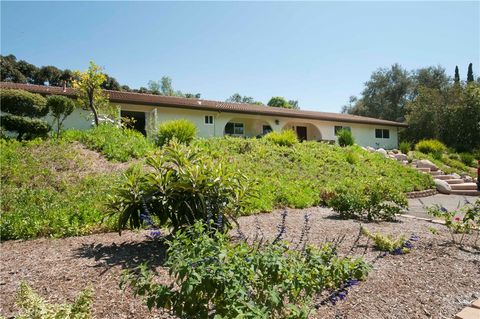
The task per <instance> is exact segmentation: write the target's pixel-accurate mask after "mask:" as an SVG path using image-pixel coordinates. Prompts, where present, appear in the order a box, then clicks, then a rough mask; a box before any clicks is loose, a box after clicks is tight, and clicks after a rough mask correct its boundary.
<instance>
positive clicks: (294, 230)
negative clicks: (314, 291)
mask: <svg viewBox="0 0 480 319" xmlns="http://www.w3.org/2000/svg"><path fill="white" fill-rule="evenodd" d="M306 213H307V214H309V219H310V226H311V229H310V231H309V234H308V241H309V243H310V244H314V245H319V244H321V243H322V242H325V241H332V240H335V241H338V242H339V244H338V251H339V253H340V254H346V253H348V252H350V251H351V250H352V246H353V243H354V242H355V240H356V238H357V234H358V231H359V223H358V222H356V221H351V220H338V219H335V218H334V215H333V214H332V213H331V211H330V210H328V209H323V208H310V209H304V210H288V216H287V218H286V229H287V231H286V237H285V239H287V240H290V241H291V242H292V243H293V244H292V245H293V246H295V245H296V242H297V241H298V239H299V238H300V236H301V233H302V229H303V224H304V216H305V214H306ZM280 215H281V211H277V212H275V213H271V214H262V215H256V216H248V217H242V218H240V220H239V222H240V224H241V229H242V231H243V232H244V233H245V234H246V235H247V236H248V237H250V238H253V237H254V236H255V235H257V236H262V235H263V236H264V237H265V238H274V237H275V235H276V234H277V226H278V224H279V223H280V220H281V216H280ZM364 226H365V227H366V228H368V229H369V230H371V231H381V232H382V233H389V234H394V235H401V234H405V235H407V236H410V235H411V234H416V235H418V236H419V237H420V240H419V241H418V242H416V244H415V248H414V249H413V250H412V252H411V253H409V254H406V255H396V256H395V255H387V256H385V257H381V258H379V253H378V252H377V251H375V250H373V249H372V247H371V244H369V245H368V247H367V248H365V245H366V244H367V241H366V239H365V238H361V239H360V241H359V242H358V243H357V245H355V246H354V248H353V250H352V251H353V254H355V255H364V257H365V258H366V259H367V260H368V261H370V262H372V263H373V270H372V271H371V273H370V274H369V277H368V278H367V280H366V281H364V282H361V283H360V284H359V285H357V286H354V287H352V288H351V289H350V292H349V294H348V297H347V299H345V300H343V301H339V302H338V303H337V304H336V305H335V306H333V305H324V306H320V308H319V309H318V311H316V312H315V313H313V312H312V318H369V319H375V318H452V317H453V316H454V315H455V313H457V312H458V311H460V310H461V309H462V308H463V307H464V306H465V305H466V304H468V303H469V302H470V301H472V300H474V299H476V298H479V297H480V251H478V250H475V249H473V248H471V247H470V248H468V247H467V248H464V249H463V248H462V249H461V248H459V247H456V246H452V245H447V244H445V243H446V242H447V241H448V240H449V237H448V236H449V235H448V233H447V232H446V229H445V227H444V226H442V225H437V224H432V223H428V222H425V221H420V220H415V219H410V218H400V219H399V222H395V223H375V224H365V225H364ZM428 228H434V229H437V230H438V231H439V234H436V235H433V234H432V233H431V232H430V231H429V229H428ZM145 235H146V232H125V233H122V236H118V234H116V233H109V234H100V235H92V236H85V237H76V238H66V239H37V240H31V241H9V242H4V243H2V244H0V262H1V265H0V289H1V290H0V313H1V314H2V315H4V316H7V317H8V316H12V315H14V314H15V313H16V312H17V309H16V306H15V305H14V299H15V291H16V289H17V287H18V285H19V282H20V281H21V280H26V281H27V282H28V283H29V284H30V285H31V286H32V287H33V288H34V289H35V290H36V291H37V292H38V293H39V294H40V295H42V296H44V297H46V298H47V299H48V300H49V301H51V302H60V303H61V302H65V301H69V302H70V301H72V300H73V298H74V297H75V295H76V294H77V293H78V292H79V291H80V290H82V289H83V288H85V287H86V286H88V285H92V286H93V288H94V289H95V297H94V305H93V307H94V309H93V310H94V315H95V316H96V318H170V317H169V316H168V315H167V314H165V313H162V312H160V311H158V310H156V311H154V312H149V311H148V310H147V309H146V307H145V306H144V305H142V303H141V302H140V301H139V300H138V299H136V298H134V297H133V296H132V295H131V293H130V292H129V291H125V292H124V291H122V290H120V289H119V286H118V283H119V275H120V272H121V271H122V269H126V268H132V267H135V266H137V265H139V264H141V263H143V262H147V261H148V262H149V264H150V265H151V266H152V267H154V268H155V269H156V270H157V271H158V273H159V275H160V277H161V279H163V280H164V281H167V280H168V276H167V272H166V269H165V268H163V267H162V263H163V260H164V258H165V247H164V246H163V245H162V244H161V243H159V242H155V241H149V240H147V239H145ZM466 239H467V241H469V242H472V241H473V240H474V237H473V236H469V237H468V238H466Z"/></svg>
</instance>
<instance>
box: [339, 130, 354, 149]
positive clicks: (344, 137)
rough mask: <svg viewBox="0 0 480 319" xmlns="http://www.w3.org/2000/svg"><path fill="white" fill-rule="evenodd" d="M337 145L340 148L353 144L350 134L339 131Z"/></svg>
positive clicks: (346, 131) (347, 131)
mask: <svg viewBox="0 0 480 319" xmlns="http://www.w3.org/2000/svg"><path fill="white" fill-rule="evenodd" d="M337 136H338V145H340V146H341V147H345V146H350V145H353V144H354V143H355V139H354V138H353V135H352V132H351V131H350V130H346V129H341V130H340V131H339V132H338V133H337Z"/></svg>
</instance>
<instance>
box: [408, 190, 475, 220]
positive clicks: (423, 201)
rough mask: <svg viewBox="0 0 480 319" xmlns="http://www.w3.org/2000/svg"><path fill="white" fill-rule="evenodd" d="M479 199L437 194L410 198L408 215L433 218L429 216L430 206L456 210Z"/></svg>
mask: <svg viewBox="0 0 480 319" xmlns="http://www.w3.org/2000/svg"><path fill="white" fill-rule="evenodd" d="M478 199H480V197H478V196H464V195H445V194H437V195H433V196H429V197H423V198H410V199H408V212H407V214H409V215H413V216H417V217H424V218H433V217H432V216H430V215H428V214H427V208H428V207H430V206H433V205H435V204H438V205H441V206H443V207H445V208H446V209H448V210H455V209H458V208H460V207H463V206H464V205H465V204H466V203H467V202H470V203H474V202H475V201H476V200H478Z"/></svg>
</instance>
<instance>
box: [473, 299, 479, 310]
mask: <svg viewBox="0 0 480 319" xmlns="http://www.w3.org/2000/svg"><path fill="white" fill-rule="evenodd" d="M472 307H473V308H477V309H480V299H477V300H475V301H474V302H472Z"/></svg>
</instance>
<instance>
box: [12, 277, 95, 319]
mask: <svg viewBox="0 0 480 319" xmlns="http://www.w3.org/2000/svg"><path fill="white" fill-rule="evenodd" d="M92 295H93V291H92V289H85V290H84V291H82V292H81V293H80V294H79V295H78V296H77V298H76V299H75V301H74V302H73V303H72V304H63V305H51V304H48V303H47V302H46V301H45V300H44V299H43V298H42V297H40V296H39V295H37V294H36V293H35V292H34V291H33V290H32V288H30V287H29V286H28V284H27V283H25V282H21V283H20V287H19V289H18V293H17V305H18V306H19V307H20V308H21V309H22V313H21V314H20V315H19V316H17V317H16V318H17V319H54V318H62V319H90V318H93V316H92V313H91V308H92Z"/></svg>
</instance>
